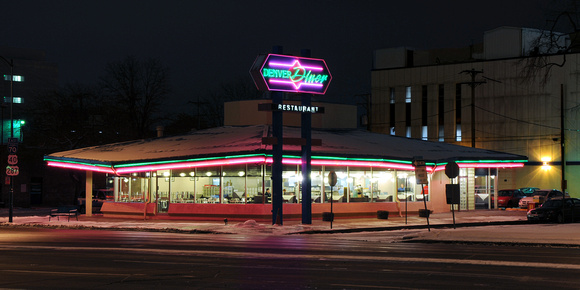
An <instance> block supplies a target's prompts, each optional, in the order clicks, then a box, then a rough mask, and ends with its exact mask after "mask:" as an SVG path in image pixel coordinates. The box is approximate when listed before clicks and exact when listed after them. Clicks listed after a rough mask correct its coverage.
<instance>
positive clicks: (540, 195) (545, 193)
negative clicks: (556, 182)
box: [519, 189, 569, 208]
mask: <svg viewBox="0 0 580 290" xmlns="http://www.w3.org/2000/svg"><path fill="white" fill-rule="evenodd" d="M555 197H559V198H563V197H564V194H563V193H562V192H561V191H559V190H557V189H540V190H536V191H535V192H534V193H533V194H532V195H531V196H526V197H524V198H522V199H520V202H519V206H520V208H528V204H530V203H539V204H542V203H544V202H546V201H548V200H550V199H552V198H555ZM566 197H569V196H567V195H566ZM534 199H535V200H536V202H534Z"/></svg>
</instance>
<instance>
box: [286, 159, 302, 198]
mask: <svg viewBox="0 0 580 290" xmlns="http://www.w3.org/2000/svg"><path fill="white" fill-rule="evenodd" d="M299 167H300V166H298V165H285V166H284V169H283V171H282V199H283V202H285V203H296V202H297V200H298V195H299V194H300V187H301V184H302V173H301V172H300V171H299Z"/></svg>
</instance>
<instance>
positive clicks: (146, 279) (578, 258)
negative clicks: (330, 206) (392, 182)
mask: <svg viewBox="0 0 580 290" xmlns="http://www.w3.org/2000/svg"><path fill="white" fill-rule="evenodd" d="M335 237H336V236H334V235H292V236H267V235H254V236H252V235H226V234H221V235H215V234H175V233H159V232H140V231H110V230H71V229H45V228H0V277H1V278H0V288H26V289H48V288H60V289H79V288H83V289H86V288H96V289H99V288H106V289H120V288H123V289H127V288H129V289H133V288H139V289H153V288H156V289H159V288H162V289H184V288H193V289H224V288H235V289H377V288H378V289H390V288H423V289H426V288H428V289H449V288H454V289H475V288H487V289H489V288H495V289H498V288H499V289H502V288H505V289H507V288H527V289H546V288H550V289H556V288H558V289H566V288H569V289H577V288H579V285H580V275H579V274H580V249H578V248H550V247H535V248H530V247H517V246H501V245H468V244H464V245H462V244H424V243H380V242H372V241H364V240H349V239H336V238H335Z"/></svg>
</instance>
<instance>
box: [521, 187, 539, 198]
mask: <svg viewBox="0 0 580 290" xmlns="http://www.w3.org/2000/svg"><path fill="white" fill-rule="evenodd" d="M538 190H540V189H539V188H537V187H522V188H520V191H521V192H522V193H523V194H524V195H525V196H530V195H532V194H533V193H534V192H536V191H538Z"/></svg>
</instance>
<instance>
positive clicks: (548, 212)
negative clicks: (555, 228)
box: [528, 198, 580, 223]
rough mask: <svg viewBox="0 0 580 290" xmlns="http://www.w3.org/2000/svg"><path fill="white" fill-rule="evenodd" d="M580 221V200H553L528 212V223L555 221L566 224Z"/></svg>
mask: <svg viewBox="0 0 580 290" xmlns="http://www.w3.org/2000/svg"><path fill="white" fill-rule="evenodd" d="M577 220H580V199H578V198H553V199H550V200H548V201H546V202H544V203H543V204H542V205H541V206H540V207H537V208H534V209H531V210H529V211H528V221H555V222H559V223H564V222H567V221H571V222H574V221H577Z"/></svg>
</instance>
